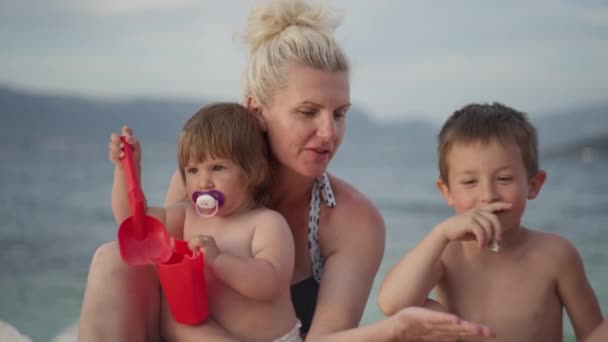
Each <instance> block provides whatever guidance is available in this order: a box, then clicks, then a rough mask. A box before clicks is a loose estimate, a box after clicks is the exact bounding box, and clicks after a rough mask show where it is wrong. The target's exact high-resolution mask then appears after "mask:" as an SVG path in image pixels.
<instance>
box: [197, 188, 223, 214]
mask: <svg viewBox="0 0 608 342" xmlns="http://www.w3.org/2000/svg"><path fill="white" fill-rule="evenodd" d="M192 202H194V208H195V209H196V213H197V214H198V216H200V217H204V218H208V217H213V216H215V215H216V214H217V212H218V211H219V210H220V207H221V206H222V205H224V194H222V193H221V192H219V191H217V190H210V191H195V192H194V193H193V194H192ZM201 209H202V210H211V209H213V212H212V213H211V214H205V213H203V212H201Z"/></svg>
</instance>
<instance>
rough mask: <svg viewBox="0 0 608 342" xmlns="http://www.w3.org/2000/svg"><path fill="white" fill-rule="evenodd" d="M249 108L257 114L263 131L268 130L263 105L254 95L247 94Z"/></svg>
mask: <svg viewBox="0 0 608 342" xmlns="http://www.w3.org/2000/svg"><path fill="white" fill-rule="evenodd" d="M247 109H248V110H249V111H250V112H251V113H253V115H255V118H256V119H257V120H258V124H259V125H260V128H261V129H262V132H266V121H265V120H264V116H263V115H262V105H261V104H260V103H259V102H258V100H256V99H255V97H253V96H251V95H250V96H247Z"/></svg>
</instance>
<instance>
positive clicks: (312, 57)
mask: <svg viewBox="0 0 608 342" xmlns="http://www.w3.org/2000/svg"><path fill="white" fill-rule="evenodd" d="M339 22H340V18H338V17H337V16H335V15H333V13H331V11H330V10H329V9H328V8H327V7H326V6H324V5H323V4H319V5H318V6H316V7H313V6H311V5H310V4H308V3H307V2H306V1H303V0H269V1H267V2H266V3H264V4H261V5H258V6H256V7H254V8H253V9H252V10H251V12H250V14H249V19H248V23H247V28H246V31H245V34H244V38H245V41H246V43H247V44H248V45H249V52H250V60H249V63H248V65H247V68H246V70H245V97H247V96H253V97H255V98H256V99H257V100H258V101H259V102H261V103H262V104H268V103H269V101H270V99H271V98H272V95H273V94H274V93H275V91H276V90H277V89H280V88H281V87H283V86H285V83H286V75H285V72H286V70H285V66H287V65H291V64H297V65H302V66H307V67H311V68H313V69H315V70H323V71H328V72H348V70H349V65H348V64H349V63H348V60H347V58H346V55H345V54H344V53H343V52H342V49H340V47H339V46H338V44H337V43H336V41H335V39H334V37H333V32H334V30H335V29H336V28H337V27H338V25H339Z"/></svg>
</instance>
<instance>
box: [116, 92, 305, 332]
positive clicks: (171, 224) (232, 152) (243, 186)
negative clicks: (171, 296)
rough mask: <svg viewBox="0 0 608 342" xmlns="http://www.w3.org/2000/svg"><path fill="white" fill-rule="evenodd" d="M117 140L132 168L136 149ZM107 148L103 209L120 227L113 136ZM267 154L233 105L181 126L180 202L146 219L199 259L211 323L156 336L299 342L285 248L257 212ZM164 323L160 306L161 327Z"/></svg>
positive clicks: (263, 213)
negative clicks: (222, 334)
mask: <svg viewBox="0 0 608 342" xmlns="http://www.w3.org/2000/svg"><path fill="white" fill-rule="evenodd" d="M123 135H125V136H127V141H129V142H131V143H132V146H133V152H134V158H135V162H136V164H137V165H139V164H140V160H141V150H140V148H139V143H138V142H137V140H136V139H135V137H134V136H132V135H131V130H130V129H129V128H128V127H125V128H123ZM109 148H110V159H111V160H112V161H113V162H114V164H115V173H114V185H113V188H112V209H113V213H114V217H115V219H116V221H117V222H119V223H120V222H122V221H123V220H124V219H125V218H126V217H128V216H130V215H131V214H130V209H129V205H128V200H127V190H126V188H127V187H126V185H125V177H124V174H123V170H122V167H121V158H122V157H123V155H124V152H123V151H122V148H123V144H122V143H121V142H120V137H119V136H118V135H117V134H113V135H112V138H111V141H110V147H109ZM267 153H268V151H267V146H266V143H265V140H264V138H263V136H262V133H261V130H260V129H259V127H258V123H257V119H256V118H255V117H254V116H253V115H252V114H251V113H249V112H248V110H247V109H246V108H244V107H243V106H241V105H239V104H236V103H219V104H213V105H209V106H207V107H204V108H203V109H201V110H200V111H198V112H197V113H195V114H194V115H193V116H192V118H190V120H189V121H188V122H187V123H186V125H185V126H184V129H183V131H182V132H181V135H180V137H179V142H178V159H179V169H180V171H181V174H182V177H183V180H184V184H185V186H186V190H187V194H188V195H187V198H185V199H184V201H183V203H181V204H180V205H177V206H173V207H171V208H167V209H164V208H149V209H148V210H149V213H150V214H151V215H153V216H155V217H156V218H158V219H159V220H160V221H161V222H163V223H164V224H165V226H166V227H167V230H168V231H169V232H170V234H171V235H173V236H174V237H176V238H180V239H184V240H187V241H189V246H190V248H191V249H192V250H198V249H200V250H202V252H203V253H204V260H205V276H206V280H207V289H208V294H209V308H210V320H209V321H208V322H205V323H203V324H202V325H199V326H195V327H192V326H183V325H180V324H176V323H174V322H170V323H168V324H165V326H164V327H163V329H162V330H163V331H164V334H165V335H166V336H165V337H167V338H169V339H170V340H179V341H181V340H185V339H189V338H191V337H193V336H195V338H196V339H199V340H201V339H205V338H211V337H212V336H210V334H213V333H214V332H216V331H224V329H225V331H227V332H228V333H229V334H230V335H231V337H233V338H236V339H237V340H239V341H273V340H277V339H280V340H281V341H301V338H300V336H299V321H298V320H297V318H296V316H295V311H294V308H293V305H292V303H291V298H290V291H289V286H290V280H291V275H292V272H293V266H294V256H295V254H294V253H295V252H294V243H293V238H292V235H291V231H290V229H289V227H288V225H287V222H286V221H285V219H284V218H283V217H282V216H281V215H280V214H278V213H277V212H275V211H272V210H270V209H267V208H265V207H264V206H263V203H264V200H265V197H266V191H265V190H266V186H267V184H268V182H269V176H270V175H269V165H268V159H267ZM200 195H206V196H207V197H204V196H200ZM201 198H203V199H205V200H203V201H202V202H201V200H200V199H201ZM167 315H170V312H169V311H168V307H167V305H166V304H165V305H164V306H163V312H162V313H161V316H164V317H165V318H164V319H163V322H165V323H166V322H167V319H166V317H167ZM215 324H219V325H220V326H221V327H223V328H224V329H215V328H213V326H214V325H215ZM213 337H216V336H213Z"/></svg>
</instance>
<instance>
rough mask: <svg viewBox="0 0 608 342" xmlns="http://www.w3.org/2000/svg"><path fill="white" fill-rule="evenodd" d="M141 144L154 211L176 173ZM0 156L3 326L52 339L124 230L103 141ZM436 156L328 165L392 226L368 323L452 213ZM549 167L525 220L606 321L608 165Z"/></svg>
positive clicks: (379, 152) (393, 150)
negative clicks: (113, 201)
mask: <svg viewBox="0 0 608 342" xmlns="http://www.w3.org/2000/svg"><path fill="white" fill-rule="evenodd" d="M144 143H145V144H146V145H145V150H144V152H145V153H144V165H143V168H144V169H143V187H144V190H145V192H146V194H147V197H148V201H149V203H151V204H161V203H162V201H163V197H164V192H165V190H166V186H167V184H168V181H169V178H170V176H171V174H172V172H173V170H174V169H175V165H176V164H175V157H174V155H173V146H166V145H162V144H155V143H154V142H145V141H144ZM0 151H1V152H2V153H0V190H1V191H0V217H1V218H2V220H1V221H0V222H1V223H0V227H1V229H0V260H2V262H1V263H0V320H4V321H7V322H9V323H11V324H12V325H14V326H16V327H17V328H18V329H19V330H20V331H21V332H23V333H24V334H26V335H28V336H30V337H31V338H32V339H33V340H34V341H50V340H52V338H53V336H55V335H56V334H58V333H59V332H60V331H62V330H63V329H65V328H66V327H68V326H70V325H72V324H73V323H74V322H75V321H76V320H77V319H78V315H79V312H80V305H81V300H82V295H83V291H84V286H85V282H86V275H87V270H88V265H89V262H90V259H91V256H92V254H93V252H94V251H95V248H96V247H97V246H99V245H100V244H101V243H103V242H105V241H109V240H112V239H114V237H115V234H116V229H117V226H116V224H115V223H114V222H113V219H112V216H111V211H110V189H111V181H112V165H111V163H110V162H109V161H108V160H107V151H106V142H105V141H103V142H99V143H90V144H83V145H78V146H72V145H52V146H45V145H41V146H33V147H32V146H30V147H28V148H22V147H19V149H17V148H16V147H10V146H9V147H4V146H3V147H2V149H0ZM433 158H434V157H433V156H432V155H424V154H423V153H420V152H415V151H413V150H407V149H405V148H399V147H395V146H392V147H390V148H389V147H382V146H355V145H350V146H344V147H343V150H342V151H341V152H340V153H339V155H338V156H337V158H336V160H334V162H333V163H332V166H331V168H330V169H331V171H332V172H333V173H335V174H336V175H339V176H341V177H342V178H344V179H346V180H347V181H349V182H350V183H352V184H354V185H355V186H357V187H358V188H359V189H360V190H361V191H363V192H365V193H367V195H368V196H369V197H370V198H371V199H372V200H373V201H374V202H375V203H376V205H377V206H378V207H379V209H380V210H381V212H382V214H383V216H384V218H385V221H386V224H387V236H388V239H387V245H386V252H385V257H384V259H383V263H382V265H381V268H380V271H379V273H378V276H377V278H376V281H375V283H374V288H373V292H372V295H371V296H370V300H369V302H368V305H367V308H366V311H365V314H364V317H363V323H366V322H372V321H376V320H378V319H380V318H381V317H382V315H381V314H380V312H379V310H378V309H377V307H376V304H375V296H376V291H377V287H378V284H379V282H380V280H381V279H382V278H383V276H384V274H385V273H386V272H387V270H388V269H389V268H390V267H391V266H392V265H394V263H395V262H396V261H397V260H398V259H399V258H400V257H401V256H402V255H403V254H404V253H405V252H406V251H408V250H409V249H410V248H411V247H413V246H414V244H415V243H416V242H417V241H418V240H420V239H421V238H422V237H423V236H424V234H425V233H426V232H427V231H428V230H429V229H430V228H431V227H432V226H434V225H435V224H437V223H439V222H440V221H441V220H443V219H444V218H446V217H447V216H449V215H451V210H450V209H449V208H448V207H447V206H446V205H445V204H444V203H443V200H442V199H441V197H440V195H439V193H438V192H437V191H436V190H435V187H434V180H435V177H436V175H437V172H436V166H435V162H434V159H433ZM541 163H542V166H543V168H545V169H546V170H547V171H548V175H549V177H548V180H547V183H546V184H545V187H544V188H543V191H542V192H541V195H540V197H539V198H538V199H536V200H534V201H531V202H530V203H529V206H528V209H527V212H526V215H525V217H524V224H525V225H527V226H529V227H533V228H537V229H540V230H545V231H552V232H556V233H558V234H561V235H562V236H564V237H566V238H567V239H569V240H570V241H572V242H573V243H574V245H575V246H576V247H577V248H578V250H579V253H581V255H582V257H583V261H584V263H585V266H586V271H587V275H588V277H589V279H590V281H591V284H592V286H593V288H594V289H595V291H596V293H597V295H598V298H599V301H600V305H601V307H602V310H603V313H604V314H607V313H608V267H606V266H607V265H608V248H606V246H607V245H608V244H607V243H608V234H607V233H606V228H607V227H608V196H607V195H606V194H608V182H606V178H605V177H606V175H607V174H608V160H605V159H604V160H602V159H597V160H594V161H592V162H583V161H581V160H578V159H575V158H569V159H566V158H565V159H551V160H542V161H541ZM565 321H566V324H565V326H564V331H565V335H566V336H571V335H572V328H571V326H570V324H569V322H568V320H567V318H565ZM570 338H571V337H570Z"/></svg>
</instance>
